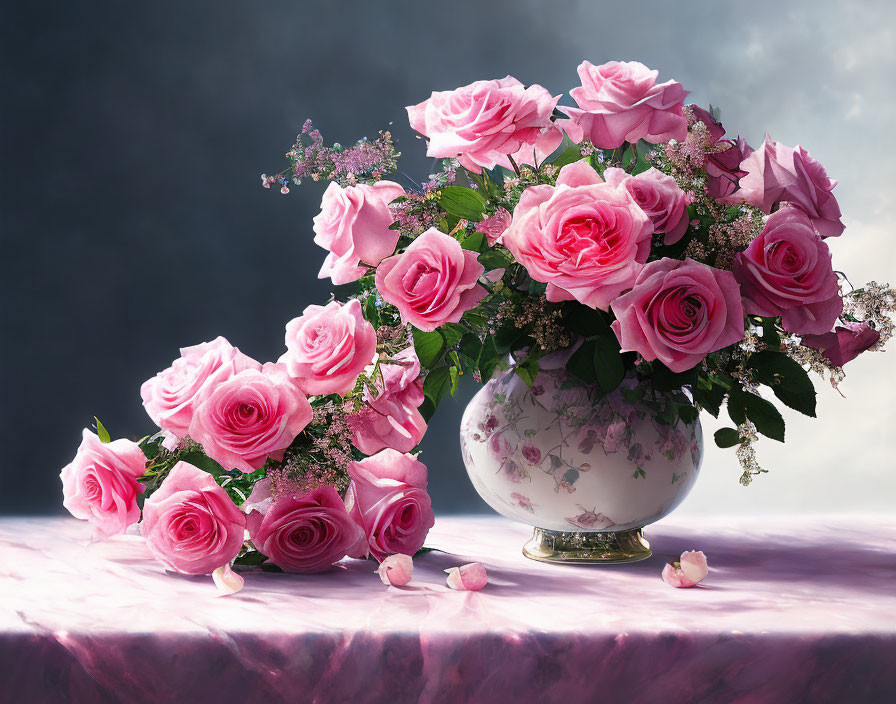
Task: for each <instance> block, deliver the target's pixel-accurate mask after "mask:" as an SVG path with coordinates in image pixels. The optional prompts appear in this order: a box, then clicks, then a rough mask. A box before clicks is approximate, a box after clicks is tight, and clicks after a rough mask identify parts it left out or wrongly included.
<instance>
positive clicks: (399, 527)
mask: <svg viewBox="0 0 896 704" xmlns="http://www.w3.org/2000/svg"><path fill="white" fill-rule="evenodd" d="M348 475H349V477H351V480H352V481H351V484H350V485H349V489H348V494H346V497H345V504H346V506H348V507H349V512H350V513H351V514H352V518H354V519H355V521H356V522H357V523H358V525H360V526H362V527H363V528H364V532H365V533H366V535H367V543H368V545H369V546H370V553H371V554H372V555H373V556H374V557H375V558H376V559H377V560H382V559H383V558H384V557H386V556H387V555H393V554H395V553H402V554H405V555H413V554H414V553H416V552H417V551H418V550H419V549H420V548H422V547H423V541H424V540H426V534H427V533H428V532H429V529H430V528H432V527H433V525H434V524H435V518H434V517H433V513H432V504H431V503H430V499H429V494H427V493H426V482H427V480H426V465H424V464H423V463H422V462H420V461H418V460H417V459H416V458H415V457H413V456H411V455H406V454H402V453H401V452H398V451H396V450H393V449H391V448H389V449H386V450H383V451H382V452H379V453H377V454H375V455H373V456H372V457H365V458H364V459H363V460H361V461H360V462H350V463H349V465H348Z"/></svg>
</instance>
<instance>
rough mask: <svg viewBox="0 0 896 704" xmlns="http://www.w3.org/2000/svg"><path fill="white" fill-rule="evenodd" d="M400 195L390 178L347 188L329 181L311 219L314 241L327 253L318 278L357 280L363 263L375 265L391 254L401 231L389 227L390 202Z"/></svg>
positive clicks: (334, 281)
mask: <svg viewBox="0 0 896 704" xmlns="http://www.w3.org/2000/svg"><path fill="white" fill-rule="evenodd" d="M401 195H404V189H403V188H402V187H401V186H399V185H398V184H397V183H394V182H392V181H379V182H377V183H374V184H373V185H368V184H366V183H362V184H359V185H357V186H348V187H347V188H342V187H341V186H339V185H338V184H337V183H335V182H331V183H330V185H329V186H328V187H327V190H326V191H324V197H323V199H322V200H321V204H320V214H319V215H317V216H315V218H314V242H315V244H318V245H320V246H321V247H323V248H324V249H326V250H327V251H328V252H329V254H328V255H327V258H326V259H325V260H324V264H323V266H322V267H321V270H320V274H318V278H321V279H323V278H325V277H327V276H329V277H330V278H331V279H332V280H333V283H334V284H347V283H349V282H351V281H357V280H358V279H360V278H361V277H362V276H363V275H364V272H365V271H366V269H365V268H364V267H363V266H361V265H362V264H367V265H369V266H376V265H377V264H379V263H380V262H381V261H383V259H385V258H386V257H388V256H389V255H390V254H392V252H394V251H395V245H396V244H397V243H398V238H399V237H400V235H401V233H400V232H399V231H398V230H390V229H389V226H390V225H391V224H392V214H391V213H390V212H389V203H391V202H392V201H393V200H395V199H396V198H398V197H399V196H401Z"/></svg>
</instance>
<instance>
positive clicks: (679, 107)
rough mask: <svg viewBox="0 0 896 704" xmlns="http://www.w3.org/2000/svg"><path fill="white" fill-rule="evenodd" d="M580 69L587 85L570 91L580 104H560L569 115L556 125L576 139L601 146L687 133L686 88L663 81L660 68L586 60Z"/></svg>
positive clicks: (655, 140)
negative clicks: (596, 63)
mask: <svg viewBox="0 0 896 704" xmlns="http://www.w3.org/2000/svg"><path fill="white" fill-rule="evenodd" d="M578 72H579V78H581V80H582V85H581V86H579V87H577V88H573V89H572V90H571V91H569V94H570V96H572V98H573V99H574V100H575V101H576V104H577V105H578V106H579V107H578V108H572V107H561V108H560V109H561V110H562V111H563V112H565V113H566V114H567V115H569V117H570V119H569V120H559V121H558V123H557V124H558V125H559V126H561V127H562V128H563V129H565V130H566V132H567V134H569V136H570V139H572V140H573V141H574V142H581V141H582V139H584V138H587V139H590V140H591V142H592V143H593V144H594V146H596V147H600V148H601V149H615V148H616V147H618V146H621V145H622V144H623V143H624V142H630V143H631V144H635V143H636V142H638V140H640V139H644V140H647V141H648V142H650V143H652V144H658V143H660V142H667V141H669V140H670V139H677V140H679V141H684V139H685V137H687V132H688V122H687V119H686V118H685V116H684V112H683V107H684V98H685V96H686V95H687V91H686V90H685V89H684V88H682V87H681V84H680V83H677V82H676V81H666V82H665V83H659V84H658V83H657V82H656V77H657V75H658V72H657V71H651V70H650V69H649V68H647V67H646V66H645V65H644V64H642V63H638V62H637V61H610V62H609V63H605V64H603V65H601V66H595V65H594V64H592V63H591V62H589V61H583V62H582V63H581V64H579V68H578Z"/></svg>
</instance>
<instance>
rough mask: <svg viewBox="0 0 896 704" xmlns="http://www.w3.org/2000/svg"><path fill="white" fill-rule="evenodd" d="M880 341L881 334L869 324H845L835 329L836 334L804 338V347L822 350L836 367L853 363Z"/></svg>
mask: <svg viewBox="0 0 896 704" xmlns="http://www.w3.org/2000/svg"><path fill="white" fill-rule="evenodd" d="M879 340H880V333H879V332H878V331H877V330H875V329H874V328H872V327H871V326H870V325H868V323H844V324H843V325H838V326H837V327H836V328H834V332H826V333H824V334H823V335H803V336H802V343H803V344H804V345H806V346H807V347H813V348H815V349H817V350H821V353H822V354H823V355H824V356H825V357H827V359H828V361H829V362H830V363H831V364H833V365H834V366H835V367H842V366H843V365H844V364H846V363H847V362H850V361H852V360H853V359H855V358H856V357H858V356H859V355H860V354H862V352H864V351H865V350H867V349H868V348H869V347H873V346H874V345H876V344H877V343H878V341H879Z"/></svg>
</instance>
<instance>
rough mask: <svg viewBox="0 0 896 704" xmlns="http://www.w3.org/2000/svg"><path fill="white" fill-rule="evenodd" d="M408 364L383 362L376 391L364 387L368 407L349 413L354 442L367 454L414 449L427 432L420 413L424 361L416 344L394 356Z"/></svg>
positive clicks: (376, 383) (365, 405) (365, 402)
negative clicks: (418, 356)
mask: <svg viewBox="0 0 896 704" xmlns="http://www.w3.org/2000/svg"><path fill="white" fill-rule="evenodd" d="M394 359H395V360H397V361H398V362H403V363H404V364H380V371H381V373H382V378H377V379H376V381H375V387H376V388H375V394H374V392H372V391H371V390H370V389H365V390H364V406H363V407H362V408H361V410H360V411H359V412H358V413H354V414H352V415H351V416H349V424H350V426H351V428H352V433H353V437H352V443H353V444H354V446H355V447H357V448H358V449H359V450H360V451H361V452H363V453H364V454H365V455H373V454H375V453H377V452H379V451H380V450H384V449H385V448H387V447H391V448H392V449H393V450H398V451H399V452H410V451H411V450H412V449H414V447H416V446H417V444H418V443H419V442H420V441H421V440H422V439H423V436H424V435H425V434H426V421H425V420H423V416H422V415H420V411H419V410H418V409H419V408H420V404H422V403H423V382H422V381H421V380H420V360H419V359H418V358H417V353H416V352H414V348H413V347H409V348H407V349H405V350H402V351H401V352H399V353H398V354H396V355H394Z"/></svg>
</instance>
